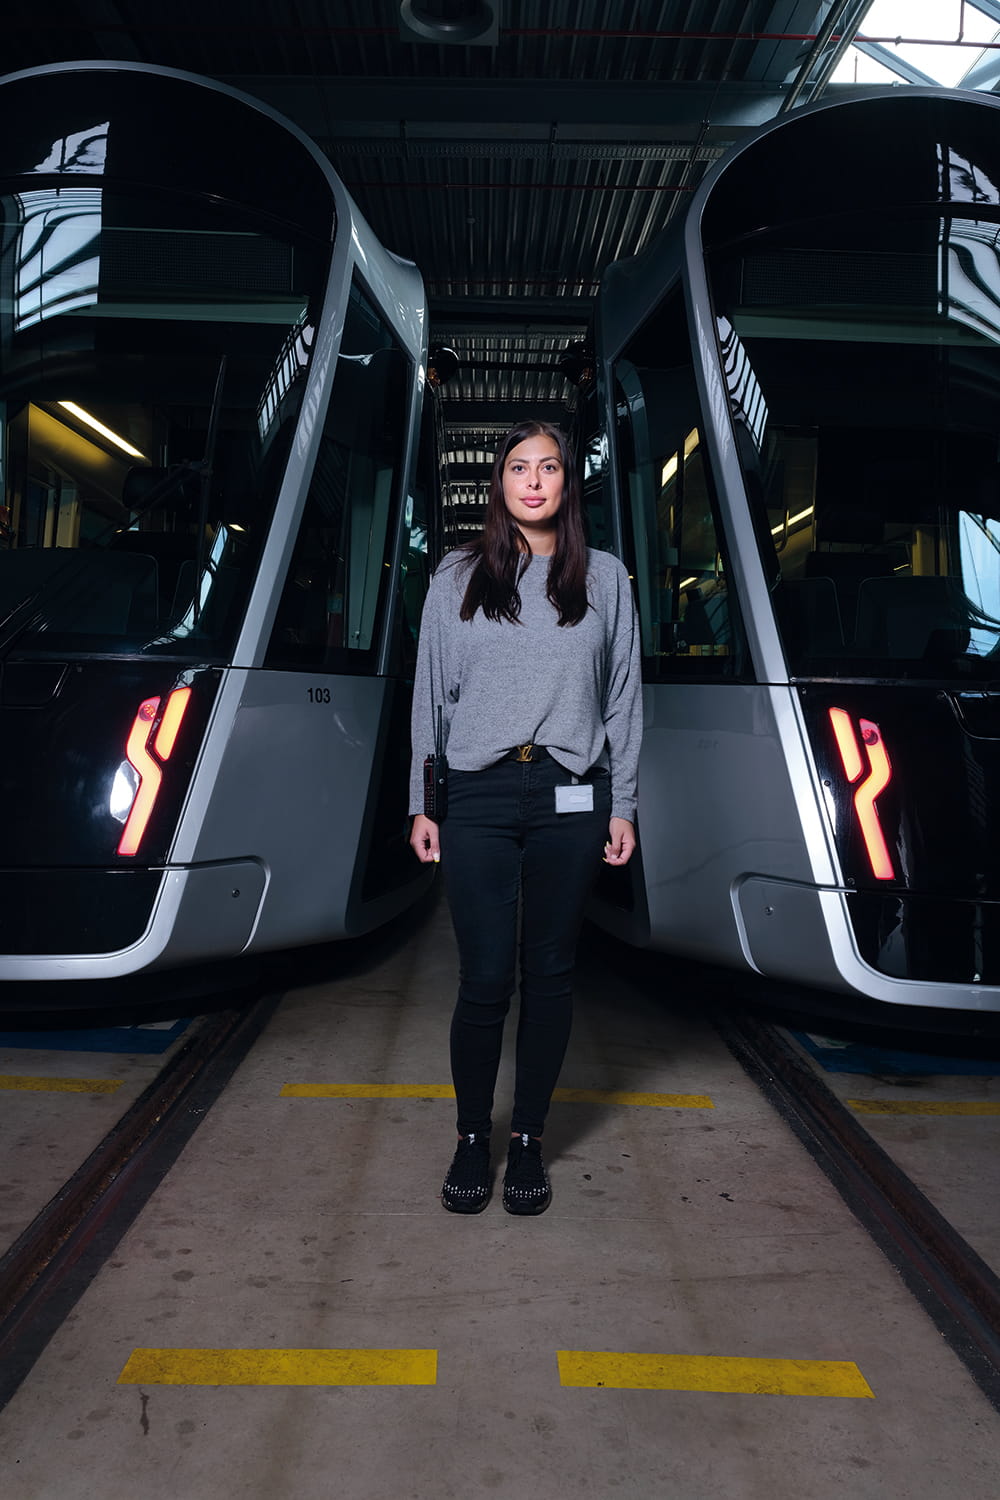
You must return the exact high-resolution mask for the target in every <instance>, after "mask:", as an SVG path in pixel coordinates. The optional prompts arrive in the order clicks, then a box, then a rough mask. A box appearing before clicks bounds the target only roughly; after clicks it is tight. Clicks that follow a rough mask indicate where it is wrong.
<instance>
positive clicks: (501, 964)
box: [441, 758, 611, 1135]
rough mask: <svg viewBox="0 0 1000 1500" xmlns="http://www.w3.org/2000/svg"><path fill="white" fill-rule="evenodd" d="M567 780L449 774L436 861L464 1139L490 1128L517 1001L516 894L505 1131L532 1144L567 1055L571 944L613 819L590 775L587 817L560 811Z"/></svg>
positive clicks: (503, 770) (498, 770) (558, 770)
mask: <svg viewBox="0 0 1000 1500" xmlns="http://www.w3.org/2000/svg"><path fill="white" fill-rule="evenodd" d="M570 780H571V777H570V774H569V772H568V771H565V770H564V769H563V768H562V766H560V765H557V764H556V762H555V761H554V760H551V759H548V758H546V759H544V760H538V761H531V762H528V763H527V764H524V765H521V764H519V763H517V762H516V761H501V762H500V763H499V764H498V765H494V766H490V767H488V769H487V770H485V771H455V770H451V771H449V773H448V816H447V818H446V819H445V821H444V822H443V823H442V825H441V861H442V865H443V867H444V874H445V885H446V889H447V892H448V903H449V905H450V907H451V915H452V921H453V922H454V925H455V936H456V938H457V939H458V951H459V960H460V977H459V990H458V1003H457V1005H456V1007H455V1013H454V1016H453V1018H452V1023H451V1071H452V1078H453V1081H454V1084H455V1094H456V1097H457V1100H458V1129H459V1132H460V1134H462V1135H467V1134H468V1133H469V1132H470V1131H476V1132H477V1133H480V1132H482V1133H483V1134H487V1133H488V1132H489V1130H490V1123H491V1118H492V1112H493V1092H494V1089H495V1087H496V1079H497V1070H498V1068H499V1065H500V1050H501V1045H502V1042H503V1028H504V1021H505V1019H506V1016H507V1012H508V1010H509V1009H510V1002H511V997H512V995H513V993H514V974H515V960H516V955H517V916H518V895H519V894H520V896H521V1006H520V1014H519V1016H518V1025H517V1054H516V1071H515V1082H514V1112H513V1115H512V1117H511V1130H512V1131H517V1132H519V1133H520V1132H524V1133H525V1134H527V1135H541V1133H542V1129H543V1126H544V1124H545V1117H546V1115H547V1113H548V1109H549V1104H550V1102H551V1100H552V1091H553V1089H554V1088H555V1086H556V1080H557V1079H558V1077H559V1070H560V1068H561V1067H562V1063H563V1058H564V1057H565V1055H566V1046H567V1043H568V1042H569V1033H570V1025H571V1022H572V1017H573V994H572V980H573V964H574V961H575V958H576V944H577V939H578V937H579V933H580V926H581V923H582V921H583V910H584V906H585V905H586V901H587V897H588V895H589V894H590V890H591V887H592V886H593V883H594V880H595V878H596V876H597V872H598V869H599V868H600V860H601V855H602V852H603V849H604V845H605V843H606V841H607V838H608V819H609V816H610V812H611V784H610V780H609V778H608V775H607V773H606V772H603V771H593V772H590V773H588V775H587V776H586V777H582V778H581V780H584V781H589V782H591V783H592V785H593V788H594V810H593V812H569V813H557V812H556V810H555V788H556V786H557V785H564V786H565V785H567V784H568V783H569V782H570Z"/></svg>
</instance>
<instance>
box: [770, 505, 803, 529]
mask: <svg viewBox="0 0 1000 1500" xmlns="http://www.w3.org/2000/svg"><path fill="white" fill-rule="evenodd" d="M812 513H813V507H812V506H811V505H807V506H806V508H805V510H800V511H799V512H798V513H797V514H796V515H794V516H789V517H788V520H787V521H784V522H783V523H782V524H781V525H780V526H772V527H771V535H772V536H780V535H781V533H782V532H783V531H784V530H785V528H786V527H787V528H789V529H790V528H791V527H792V526H797V525H798V523H799V522H800V521H805V520H806V519H807V518H808V517H809V516H811V515H812Z"/></svg>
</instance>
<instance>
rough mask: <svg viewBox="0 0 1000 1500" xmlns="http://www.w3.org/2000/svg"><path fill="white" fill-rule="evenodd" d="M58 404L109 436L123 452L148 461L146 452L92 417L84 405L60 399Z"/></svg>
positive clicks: (97, 430) (109, 439)
mask: <svg viewBox="0 0 1000 1500" xmlns="http://www.w3.org/2000/svg"><path fill="white" fill-rule="evenodd" d="M58 404H59V405H60V406H61V407H62V408H63V409H64V411H68V412H70V413H71V415H72V416H74V417H76V419H77V421H78V422H84V423H86V425H87V426H88V427H92V428H93V429H94V431H95V432H98V433H100V435H101V437H103V438H107V440H108V442H109V443H114V445H115V447H116V448H120V449H121V450H122V452H123V453H128V454H129V455H130V456H131V457H132V458H141V459H142V461H143V463H146V462H147V459H146V455H145V453H140V452H139V450H138V448H133V447H132V444H131V443H127V442H126V441H125V439H124V438H123V437H119V436H118V434H117V432H112V431H111V428H110V427H105V425H104V423H103V422H99V421H98V420H97V418H96V417H92V416H91V415H90V412H89V411H84V409H83V407H82V406H77V404H76V402H75V401H60V402H59V403H58Z"/></svg>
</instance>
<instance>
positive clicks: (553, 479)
mask: <svg viewBox="0 0 1000 1500" xmlns="http://www.w3.org/2000/svg"><path fill="white" fill-rule="evenodd" d="M563 477H564V476H563V463H562V458H561V457H560V455H559V445H558V444H557V443H555V442H553V440H552V438H550V437H546V436H545V435H544V434H541V435H539V436H538V437H529V438H525V439H524V442H523V443H518V445H517V447H516V448H512V449H511V450H510V452H509V453H508V455H507V459H506V462H505V463H504V466H503V498H504V504H505V505H506V507H507V510H508V511H509V512H510V514H511V516H512V517H513V519H514V520H515V521H516V522H517V524H518V526H519V527H520V528H521V532H522V533H523V535H524V536H525V537H526V538H527V540H528V543H529V545H530V547H531V550H532V552H535V551H539V550H541V551H546V550H550V549H548V548H546V547H542V548H538V547H536V546H535V541H536V539H537V540H538V541H542V540H543V539H544V538H545V537H548V536H550V535H551V533H552V532H554V531H555V524H556V516H557V514H558V512H559V507H560V505H562V498H563Z"/></svg>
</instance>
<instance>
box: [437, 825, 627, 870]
mask: <svg viewBox="0 0 1000 1500" xmlns="http://www.w3.org/2000/svg"><path fill="white" fill-rule="evenodd" d="M431 826H432V827H433V826H434V825H433V824H432V825H431ZM608 833H609V835H610V837H609V838H608V842H607V843H606V844H605V846H604V863H605V864H606V865H627V864H628V862H629V860H630V859H631V858H632V851H633V850H634V849H635V829H634V828H633V827H632V824H631V823H630V822H629V821H628V819H627V818H612V819H611V822H610V823H609V824H608Z"/></svg>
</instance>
